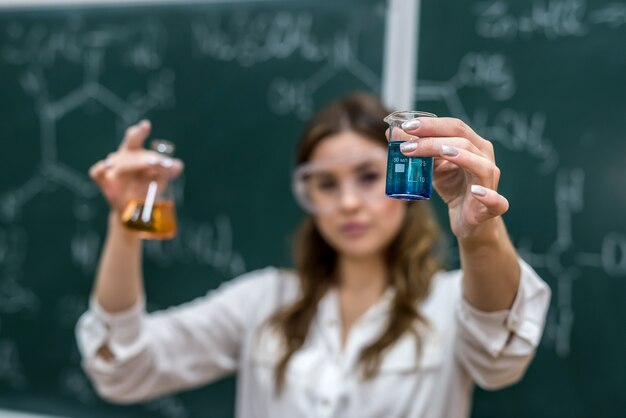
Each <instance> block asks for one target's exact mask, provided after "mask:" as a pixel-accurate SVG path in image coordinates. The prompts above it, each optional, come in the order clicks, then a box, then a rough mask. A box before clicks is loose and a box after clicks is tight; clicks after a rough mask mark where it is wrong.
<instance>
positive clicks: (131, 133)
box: [119, 120, 152, 150]
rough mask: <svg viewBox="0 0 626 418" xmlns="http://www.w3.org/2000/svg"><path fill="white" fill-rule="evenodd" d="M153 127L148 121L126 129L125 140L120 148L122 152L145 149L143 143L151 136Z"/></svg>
mask: <svg viewBox="0 0 626 418" xmlns="http://www.w3.org/2000/svg"><path fill="white" fill-rule="evenodd" d="M151 129H152V125H151V123H150V121H148V120H142V121H141V122H139V123H137V124H136V125H132V126H130V127H129V128H128V129H126V133H125V135H124V139H123V140H122V143H121V144H120V146H119V149H120V150H124V149H126V150H136V149H141V148H143V143H144V141H145V140H146V138H147V137H148V135H150V130H151Z"/></svg>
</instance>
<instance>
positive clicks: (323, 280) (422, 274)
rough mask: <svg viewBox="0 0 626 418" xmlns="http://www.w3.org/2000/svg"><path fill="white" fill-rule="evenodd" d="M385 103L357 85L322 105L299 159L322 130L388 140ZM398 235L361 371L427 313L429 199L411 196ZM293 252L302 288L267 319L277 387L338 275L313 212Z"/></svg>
mask: <svg viewBox="0 0 626 418" xmlns="http://www.w3.org/2000/svg"><path fill="white" fill-rule="evenodd" d="M388 113H389V111H388V109H386V108H385V106H384V105H383V104H382V103H381V102H380V101H379V100H378V99H377V98H376V97H374V96H372V95H369V94H367V93H359V92H357V93H352V94H350V95H348V96H345V97H343V98H341V99H339V100H337V101H334V102H331V103H330V104H328V105H327V106H326V107H324V108H322V109H321V110H320V111H319V112H317V114H316V115H315V116H314V117H313V119H312V120H311V121H310V122H309V124H308V126H307V127H306V129H305V131H304V133H303V135H302V137H301V138H300V142H299V144H298V147H297V150H296V163H297V164H302V163H304V162H306V161H308V160H309V158H310V156H311V154H312V153H313V150H314V149H315V147H316V146H317V145H318V144H319V143H320V142H321V141H322V140H323V139H325V138H327V137H329V136H331V135H334V134H336V133H339V132H345V131H352V132H355V133H358V134H360V135H363V136H364V137H366V138H369V139H371V140H372V141H374V142H377V143H380V145H381V146H385V147H386V146H387V140H386V138H385V131H386V129H387V124H386V123H385V122H384V121H383V118H384V117H385V116H386V115H387V114H388ZM403 222H404V223H403V225H402V227H401V229H400V232H399V233H398V235H397V236H396V237H395V238H394V240H393V241H392V242H391V243H390V245H389V246H388V248H387V251H386V265H387V277H388V278H389V280H390V282H389V285H390V286H393V287H394V288H395V290H396V292H395V297H394V300H393V303H392V309H391V316H390V318H389V322H388V324H387V327H386V329H385V330H384V332H383V333H382V335H380V337H379V338H378V339H377V340H376V341H374V342H373V343H372V344H370V345H369V346H367V347H365V348H364V349H363V350H362V352H361V354H360V358H359V367H360V370H361V373H362V376H363V377H364V378H365V379H369V378H371V377H373V376H375V375H376V373H377V372H378V368H379V367H380V363H381V360H382V355H383V354H384V352H385V351H386V350H387V349H388V348H389V347H390V346H392V345H393V343H394V342H395V341H397V340H398V339H399V338H400V337H401V336H402V335H403V334H404V333H405V332H410V333H412V334H414V335H415V337H416V344H417V346H418V353H419V351H420V347H421V344H420V337H419V335H418V333H417V332H416V328H415V326H416V325H417V324H418V323H423V324H425V323H426V321H425V319H424V318H423V316H422V315H421V314H420V312H419V310H418V306H420V304H421V302H422V301H423V300H424V299H425V298H426V296H427V294H428V291H429V288H430V283H431V280H432V277H433V275H434V273H435V272H436V271H437V270H438V269H439V268H440V267H441V263H440V260H441V254H440V251H439V248H442V247H440V246H439V245H438V244H439V242H440V241H439V239H440V236H441V234H440V230H439V227H438V225H437V222H436V220H435V217H434V215H433V213H432V209H431V208H430V204H429V203H428V202H419V203H413V204H409V205H408V207H407V211H406V216H405V219H404V220H403ZM294 238H295V239H294V241H295V242H294V260H295V265H296V272H297V275H298V279H299V282H300V288H301V294H300V296H299V298H298V300H296V301H295V302H294V303H292V304H291V305H289V306H286V307H285V308H283V309H281V310H280V311H278V312H277V313H276V314H275V315H273V316H272V318H270V324H271V325H272V326H274V327H275V329H277V330H278V331H279V335H282V337H283V339H284V353H283V355H282V358H281V359H280V361H279V362H278V364H277V367H276V371H275V384H276V392H277V393H278V394H280V393H281V392H282V390H283V386H284V383H285V371H286V369H287V365H288V363H289V360H290V358H291V356H292V355H293V354H294V353H295V352H296V351H297V350H298V349H300V347H302V345H303V344H304V342H305V340H306V337H307V334H308V332H309V328H310V326H311V323H312V321H313V319H314V317H315V314H316V311H317V305H318V302H319V301H320V300H321V299H322V297H323V296H324V294H325V293H326V292H327V291H328V290H329V288H330V287H331V286H333V285H334V284H336V283H337V280H338V279H337V278H336V277H335V267H336V264H337V253H336V251H335V250H334V249H333V248H332V247H331V246H330V245H329V244H328V243H327V242H326V241H325V240H324V239H323V238H322V236H321V234H320V232H319V231H318V229H317V227H316V226H315V222H314V219H313V218H312V217H311V216H307V217H306V218H305V219H304V222H303V223H302V225H301V226H300V228H299V229H298V230H297V232H296V234H295V237H294Z"/></svg>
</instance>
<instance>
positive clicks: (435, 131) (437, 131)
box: [402, 117, 493, 157]
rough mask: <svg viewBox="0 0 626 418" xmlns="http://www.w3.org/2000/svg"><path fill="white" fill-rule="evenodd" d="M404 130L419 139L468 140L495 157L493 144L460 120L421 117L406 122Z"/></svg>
mask: <svg viewBox="0 0 626 418" xmlns="http://www.w3.org/2000/svg"><path fill="white" fill-rule="evenodd" d="M402 129H404V131H405V132H406V133H407V134H409V135H413V136H418V137H461V138H466V139H467V140H469V141H470V142H471V143H472V144H474V145H475V146H476V148H478V149H480V150H481V151H482V152H483V153H485V154H486V155H488V156H490V157H493V145H492V144H491V142H489V141H487V140H486V139H483V138H482V137H481V136H480V135H478V134H477V133H476V132H474V130H473V129H472V128H470V127H469V126H468V125H467V124H466V123H465V122H463V121H462V120H460V119H456V118H431V117H421V118H416V119H411V120H408V121H406V122H404V124H403V125H402Z"/></svg>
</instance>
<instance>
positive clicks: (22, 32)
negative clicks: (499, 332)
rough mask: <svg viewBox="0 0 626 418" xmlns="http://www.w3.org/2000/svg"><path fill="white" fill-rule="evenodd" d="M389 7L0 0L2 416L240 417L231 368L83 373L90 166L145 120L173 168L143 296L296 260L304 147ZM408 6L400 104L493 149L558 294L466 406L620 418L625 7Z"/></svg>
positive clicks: (350, 84)
mask: <svg viewBox="0 0 626 418" xmlns="http://www.w3.org/2000/svg"><path fill="white" fill-rule="evenodd" d="M386 10H387V4H386V2H385V1H384V0H378V1H373V0H367V1H363V0H360V1H359V0H354V1H347V0H344V1H333V2H331V1H323V2H322V1H304V0H302V1H257V2H239V1H238V2H223V3H217V2H216V3H207V4H195V5H190V4H188V5H170V6H164V5H161V6H141V7H140V6H133V7H130V6H127V7H121V6H115V7H83V8H77V7H76V6H73V7H71V8H70V7H57V8H54V9H45V10H44V9H23V10H17V9H12V10H9V9H4V10H1V11H0V104H1V107H0V109H2V110H1V112H0V144H1V146H2V152H0V409H1V408H7V409H18V410H27V411H35V412H42V413H49V414H56V415H65V416H72V417H116V418H118V417H121V418H124V417H133V418H134V417H206V416H210V417H218V418H221V417H229V416H232V414H233V403H234V379H226V380H225V381H222V382H218V383H216V384H213V385H210V386H208V387H204V388H200V389H197V390H193V391H189V392H184V393H180V394H175V395H172V396H167V397H164V398H162V399H159V400H156V401H152V402H148V403H145V404H142V405H136V406H125V407H121V406H115V405H110V404H108V403H106V402H103V401H101V400H100V399H99V398H98V397H97V395H96V394H95V392H94V391H93V389H92V387H91V385H90V384H89V382H88V380H87V379H86V377H85V375H84V374H83V372H82V371H81V369H80V367H79V357H78V352H77V348H76V346H75V342H74V335H73V328H74V324H75V322H76V320H77V318H78V316H79V315H80V314H81V313H82V312H83V311H84V310H85V309H86V303H87V296H88V294H89V291H90V288H91V284H92V279H93V275H94V269H95V265H96V262H97V257H98V255H99V251H100V247H101V244H102V239H103V236H104V232H105V227H106V215H107V209H106V206H105V204H104V201H103V200H102V198H101V197H100V196H99V194H98V192H97V189H96V188H95V187H94V186H93V185H92V184H91V183H90V182H89V180H88V178H87V175H86V171H87V168H88V167H89V166H90V165H91V164H92V163H93V162H94V161H95V160H97V159H99V158H102V157H103V156H104V155H106V154H107V153H108V152H110V151H111V150H113V149H114V148H115V147H116V146H117V143H118V141H119V139H120V138H121V135H122V132H123V130H124V128H125V127H126V126H127V125H129V124H131V123H133V122H135V121H137V120H138V119H140V118H143V117H148V118H150V119H152V121H153V125H154V136H155V137H161V138H167V139H170V140H172V141H174V142H175V143H176V145H177V151H176V154H177V156H179V157H180V158H182V159H183V160H184V161H185V163H186V172H185V176H184V178H182V179H180V181H179V182H178V184H177V185H176V187H177V192H178V197H177V207H178V212H179V218H180V221H181V228H180V233H179V235H178V237H177V238H176V239H174V240H173V241H169V242H150V243H148V244H147V245H146V249H145V254H146V257H145V266H144V270H145V275H146V278H147V280H146V286H147V293H148V302H149V309H150V310H155V309H160V308H164V307H167V306H170V305H174V304H178V303H181V302H183V301H187V300H189V299H192V298H193V297H195V296H197V295H200V294H203V293H205V292H206V291H207V290H209V289H212V288H215V287H216V286H217V285H218V284H219V283H221V282H222V281H224V280H228V279H230V278H232V277H233V276H235V275H237V274H239V273H242V272H244V271H249V270H253V269H255V268H259V267H263V266H266V265H269V264H273V265H289V264H290V263H291V261H290V245H289V237H290V233H291V231H292V230H293V228H294V227H295V225H296V224H297V222H298V221H299V218H300V211H299V210H298V208H297V207H296V206H295V204H294V202H293V200H292V198H291V194H290V189H289V183H288V181H287V179H288V176H289V173H290V170H291V167H292V166H291V164H292V162H291V155H292V153H293V149H294V145H295V141H296V139H297V136H298V134H299V132H300V130H301V129H302V127H303V124H304V121H306V119H307V118H308V117H309V116H310V115H311V114H312V112H313V111H314V110H315V108H317V107H318V106H320V105H321V104H323V103H324V102H326V101H327V100H329V99H331V98H334V97H336V96H338V95H340V94H342V93H344V92H347V91H351V90H354V89H361V90H369V91H373V92H377V93H379V92H380V86H381V84H382V83H381V76H380V75H381V72H382V66H383V63H382V59H383V42H384V34H385V23H386V22H385V13H386ZM420 10H421V12H420V24H419V49H418V54H417V59H418V76H417V79H416V86H417V89H416V105H415V107H416V108H417V109H420V110H427V111H431V112H434V113H437V114H438V115H442V116H446V115H450V116H456V117H461V118H462V119H464V120H466V121H468V122H469V123H470V124H471V125H472V126H473V127H474V128H475V129H476V130H477V131H478V132H479V133H480V134H482V135H483V136H484V137H486V138H488V139H490V140H492V141H493V142H494V144H495V149H496V156H497V159H498V164H499V165H500V167H501V168H502V171H503V175H502V180H501V192H502V193H503V194H504V195H505V196H506V197H507V198H508V199H509V200H510V202H511V209H510V211H509V213H507V215H506V221H507V224H508V226H509V230H510V232H511V235H512V237H513V239H514V242H515V244H516V246H517V247H518V248H519V250H520V252H521V253H522V254H523V256H524V257H525V258H526V259H527V260H528V261H529V262H530V263H531V264H532V265H533V266H534V267H535V268H536V269H537V271H538V272H539V273H540V274H541V276H542V277H544V278H545V279H546V281H547V282H548V283H549V284H550V286H551V288H552V289H553V300H552V306H551V309H550V312H549V315H548V323H547V327H546V333H545V335H544V338H543V340H542V342H541V345H540V347H539V349H538V352H537V356H536V359H535V361H534V362H533V364H532V365H531V367H530V369H529V371H528V373H527V376H526V378H525V379H524V380H523V381H522V382H521V383H520V384H518V385H515V386H513V387H512V388H509V389H506V390H503V391H499V392H496V393H487V392H483V391H477V393H476V396H475V403H474V405H475V406H474V414H473V416H474V417H475V418H500V417H518V418H522V417H546V418H555V417H556V418H558V417H567V418H583V417H585V418H586V417H592V416H593V417H607V418H617V417H624V416H626V396H625V394H626V360H625V359H624V353H626V324H625V323H624V322H625V318H626V220H625V219H624V217H623V216H622V215H623V213H624V212H625V209H626V192H624V185H623V183H624V180H623V179H624V178H626V164H624V163H623V158H624V156H626V141H625V140H624V139H626V138H625V137H626V101H625V100H624V99H623V97H624V96H625V95H626V43H625V42H624V41H625V40H626V6H625V5H623V4H621V3H617V2H612V1H609V0H603V1H596V0H586V1H585V0H544V1H533V2H527V1H521V0H485V1H479V0H476V1H452V0H439V1H434V0H425V1H423V2H421V6H420ZM434 201H435V204H436V205H437V208H438V210H439V212H440V213H441V215H442V216H441V218H442V219H445V215H444V214H445V210H444V208H443V206H442V204H441V202H439V201H438V200H437V199H435V200H434ZM277 214H279V216H277ZM451 254H454V251H452V252H451ZM456 262H458V260H454V258H452V259H451V260H450V265H451V266H454V265H455V263H456Z"/></svg>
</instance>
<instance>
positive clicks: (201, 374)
mask: <svg viewBox="0 0 626 418" xmlns="http://www.w3.org/2000/svg"><path fill="white" fill-rule="evenodd" d="M277 276H278V274H277V270H276V269H274V268H266V269H264V270H259V271H255V272H251V273H247V274H245V275H243V276H240V277H238V278H236V279H234V280H231V281H229V282H226V283H224V284H222V285H221V286H220V287H219V288H218V289H217V290H214V291H212V292H210V293H209V294H207V295H206V296H204V297H201V298H198V299H196V300H194V301H192V302H189V303H186V304H183V305H180V306H177V307H173V308H170V309H167V310H163V311H158V312H154V313H151V314H147V313H146V311H145V302H144V301H143V300H141V301H139V302H138V303H137V304H136V305H135V306H132V307H131V308H129V309H127V310H125V311H122V312H116V313H110V312H106V311H105V310H104V309H103V308H102V307H101V306H100V305H99V304H98V303H97V301H96V300H95V299H91V301H90V306H89V310H88V311H87V312H85V313H84V314H83V315H82V316H81V318H80V319H79V321H78V323H77V326H76V337H77V342H78V347H79V350H80V353H81V356H82V365H83V368H84V369H85V371H86V372H87V374H88V375H89V377H90V378H91V380H92V382H93V383H94V386H95V388H96V390H97V391H98V393H99V394H100V395H101V396H102V397H104V398H106V399H108V400H110V401H113V402H119V403H130V402H137V401H141V400H145V399H149V398H153V397H156V396H159V395H162V394H164V393H168V392H172V391H174V390H178V389H184V388H189V387H194V386H198V385H201V384H205V383H207V382H210V381H212V380H215V379H217V378H220V377H223V376H226V375H228V374H232V373H234V372H235V371H236V370H237V369H238V366H239V354H240V347H241V344H242V341H243V338H244V335H245V332H246V330H247V329H248V328H249V326H250V323H251V322H254V321H255V320H256V319H258V318H259V317H260V316H261V315H262V311H263V308H264V307H265V308H268V306H267V305H268V303H271V299H270V298H268V297H267V295H268V294H269V293H268V292H272V290H271V289H273V288H275V287H276V286H277V283H276V282H277V280H278V277H277ZM103 345H106V346H107V347H108V349H109V350H110V351H111V353H112V354H113V359H111V360H105V359H104V358H102V356H98V355H97V352H98V350H99V349H100V348H101V347H102V346H103Z"/></svg>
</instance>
